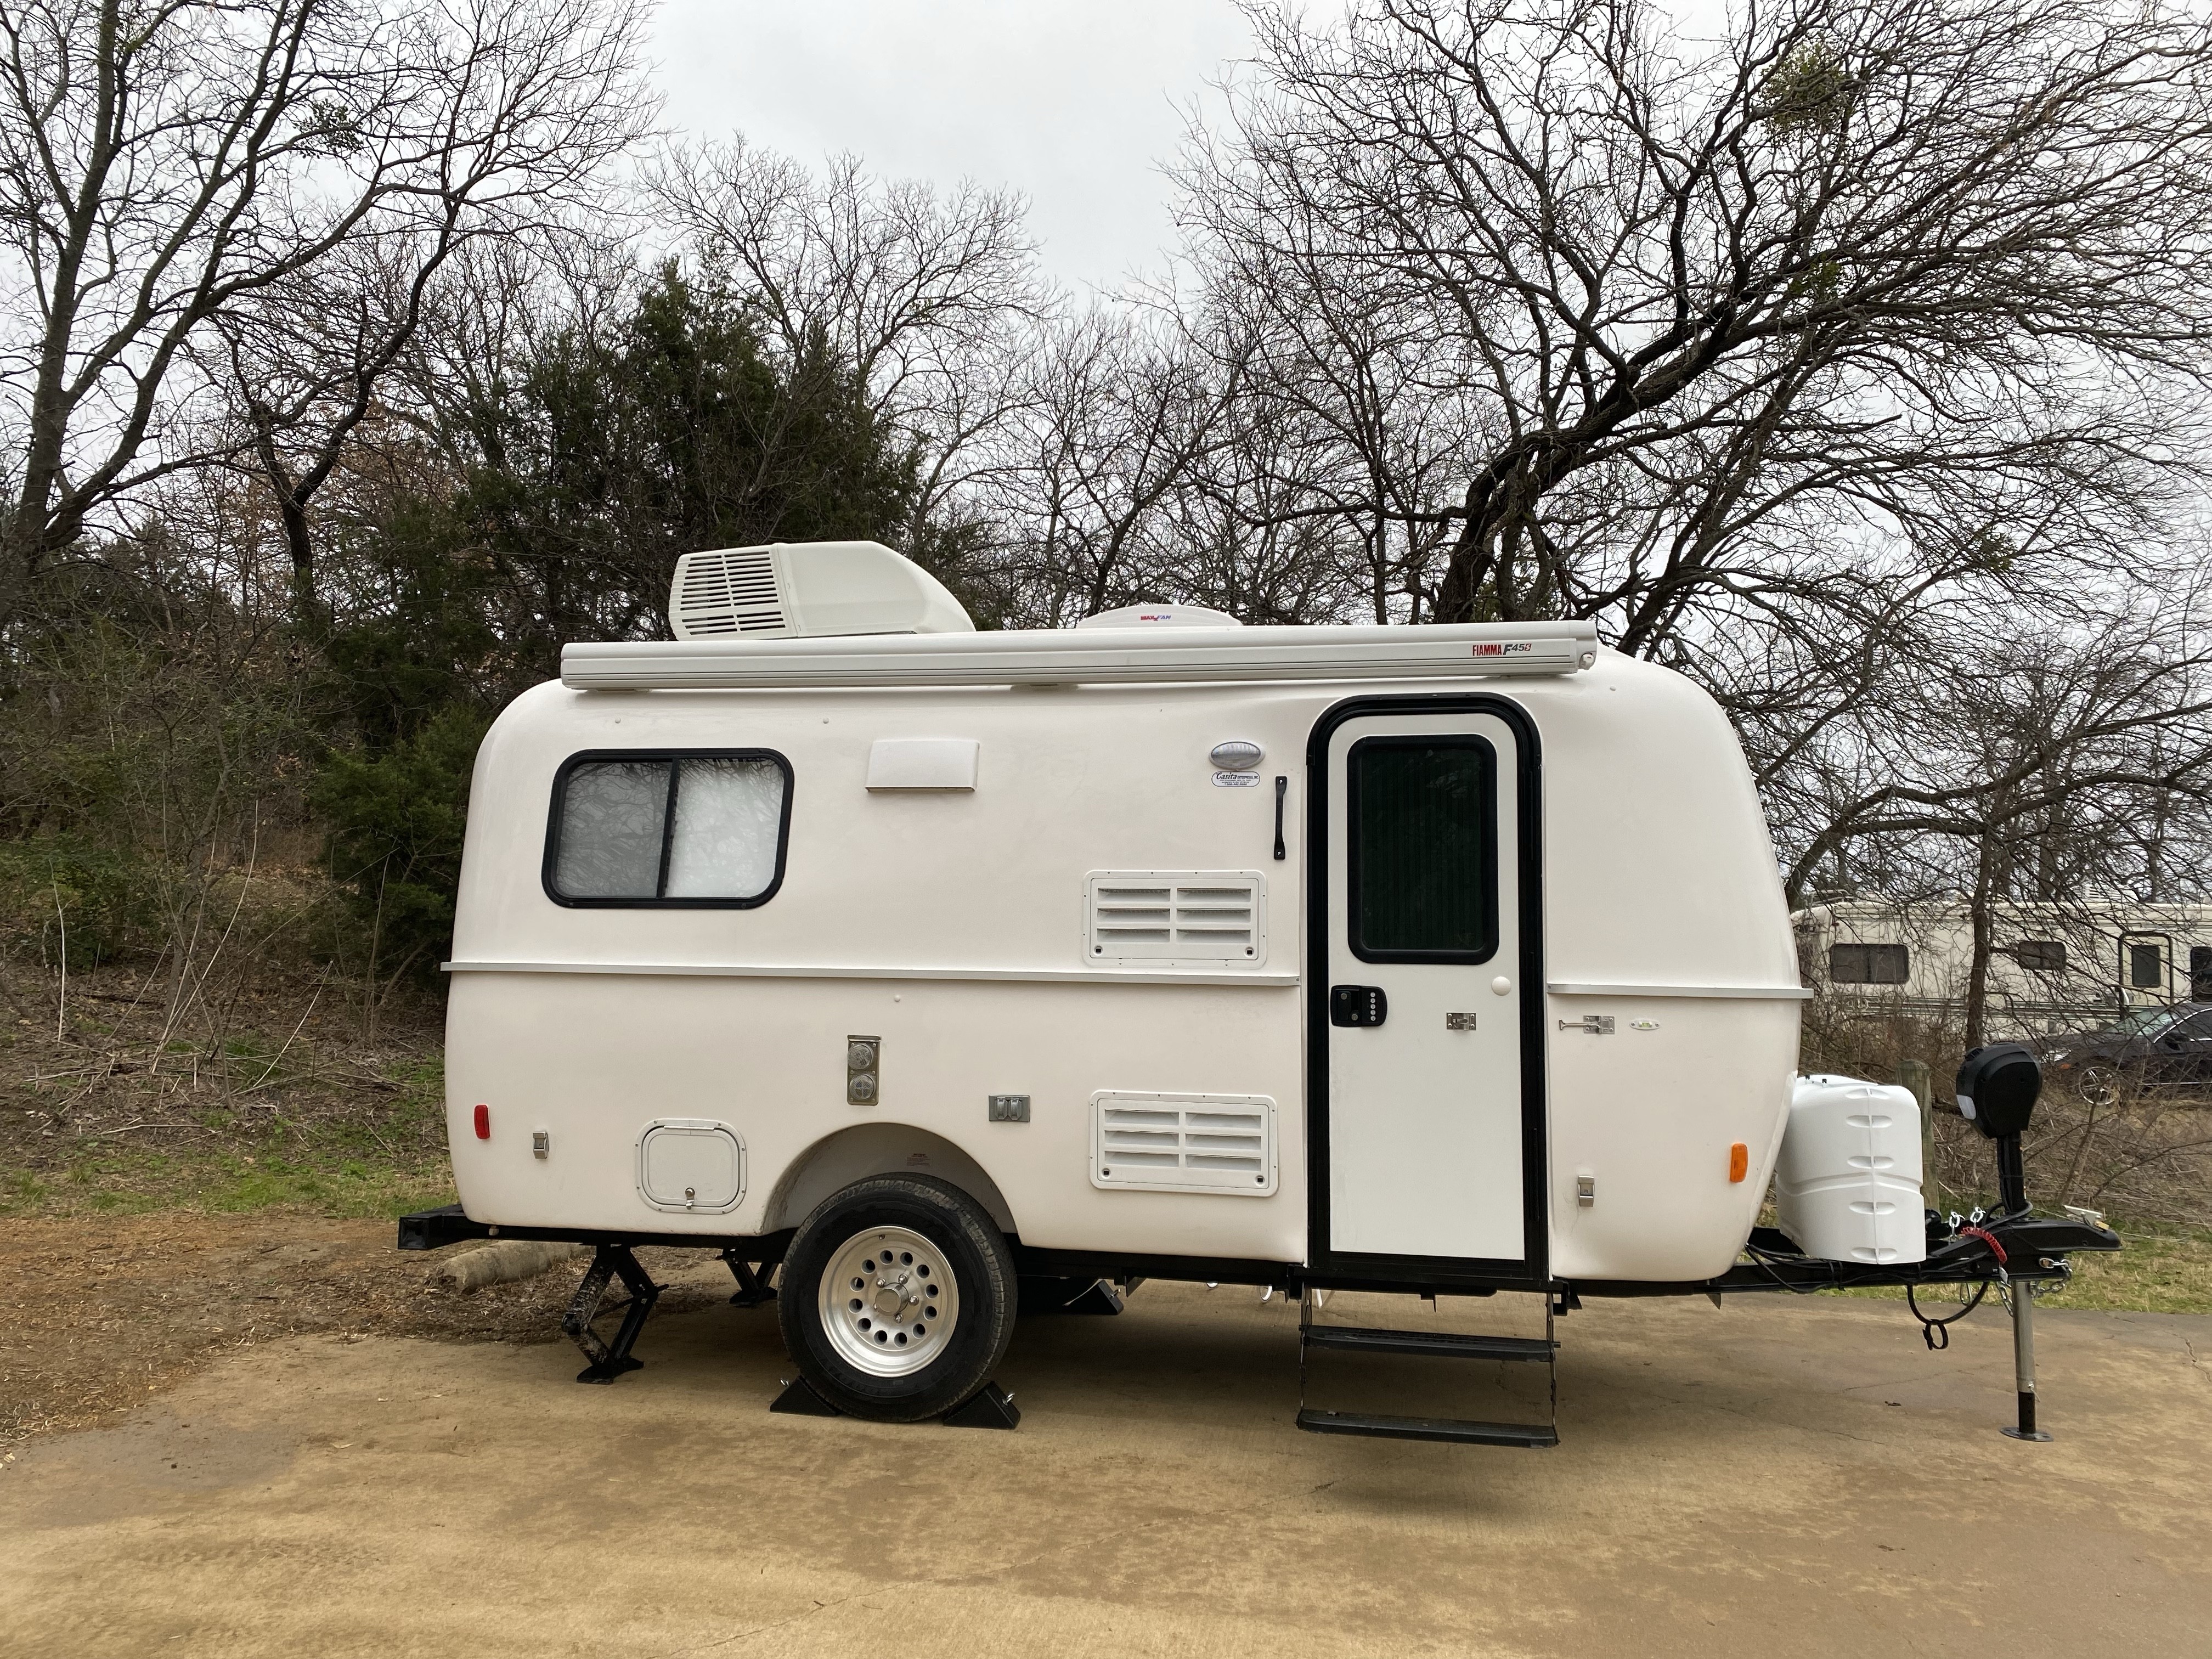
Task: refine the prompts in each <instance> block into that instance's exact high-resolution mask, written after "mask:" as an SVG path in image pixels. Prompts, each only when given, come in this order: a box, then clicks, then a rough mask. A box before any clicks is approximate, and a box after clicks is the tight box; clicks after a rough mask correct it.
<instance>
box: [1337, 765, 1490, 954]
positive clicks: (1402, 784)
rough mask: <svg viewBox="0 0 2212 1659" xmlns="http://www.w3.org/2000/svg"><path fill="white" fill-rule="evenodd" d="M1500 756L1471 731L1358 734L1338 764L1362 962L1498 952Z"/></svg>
mask: <svg viewBox="0 0 2212 1659" xmlns="http://www.w3.org/2000/svg"><path fill="white" fill-rule="evenodd" d="M1497 773H1498V756H1497V751H1496V750H1493V749H1492V747H1491V746H1490V744H1487V743H1486V742H1485V741H1484V740H1483V739H1482V738H1474V737H1436V738H1428V737H1403V738H1395V737H1394V738H1361V739H1360V740H1359V741H1358V743H1356V744H1352V753H1351V754H1350V756H1349V757H1347V758H1346V781H1347V791H1346V810H1347V814H1348V817H1349V823H1350V830H1351V834H1350V837H1349V840H1350V846H1349V848H1347V853H1348V857H1347V860H1346V862H1347V864H1348V866H1349V869H1350V877H1351V878H1350V881H1349V883H1348V884H1347V893H1346V897H1347V900H1348V908H1349V910H1350V914H1351V924H1352V926H1351V933H1352V939H1351V945H1352V954H1353V955H1354V956H1356V957H1358V958H1359V959H1360V960H1361V961H1363V962H1462V963H1466V962H1486V961H1488V960H1489V959H1490V957H1492V955H1493V954H1495V952H1496V951H1497V949H1498V905H1497V886H1498V848H1497V843H1496V841H1495V838H1494V835H1493V831H1492V825H1493V824H1494V823H1496V822H1497V799H1498V786H1497Z"/></svg>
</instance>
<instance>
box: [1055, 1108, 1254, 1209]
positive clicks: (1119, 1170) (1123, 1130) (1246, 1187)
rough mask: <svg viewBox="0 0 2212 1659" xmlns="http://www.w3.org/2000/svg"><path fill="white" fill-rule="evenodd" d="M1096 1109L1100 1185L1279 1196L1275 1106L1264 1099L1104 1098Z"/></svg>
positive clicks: (1094, 1165) (1095, 1167) (1094, 1146)
mask: <svg viewBox="0 0 2212 1659" xmlns="http://www.w3.org/2000/svg"><path fill="white" fill-rule="evenodd" d="M1091 1184H1092V1185H1093V1186H1096V1187H1109V1188H1135V1189H1137V1190H1139V1191H1141V1192H1166V1193H1182V1192H1209V1193H1225V1194H1227V1193H1241V1194H1245V1195H1247V1196H1249V1197H1254V1198H1264V1197H1266V1196H1267V1194H1270V1193H1272V1192H1273V1191H1274V1190H1275V1103H1274V1102H1273V1101H1272V1100H1270V1099H1268V1098H1267V1097H1266V1096H1264V1095H1163V1094H1097V1095H1093V1096H1092V1097H1091Z"/></svg>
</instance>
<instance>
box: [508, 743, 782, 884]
mask: <svg viewBox="0 0 2212 1659" xmlns="http://www.w3.org/2000/svg"><path fill="white" fill-rule="evenodd" d="M790 823H791V768H790V766H789V764H788V763H786V761H785V760H784V758H783V757H782V756H781V755H776V754H771V753H769V752H767V751H765V750H717V751H714V752H708V753H678V754H666V753H663V754H632V753H623V752H615V753H609V752H605V751H601V752H598V753H592V754H585V755H578V756H575V757H573V758H571V759H570V760H569V761H568V763H566V764H565V765H563V766H562V769H561V771H560V775H559V776H558V777H557V778H556V780H555V781H554V785H553V819H552V823H551V824H550V826H549V828H548V830H547V834H546V844H545V890H546V892H547V893H548V894H549V895H550V896H551V897H552V898H553V900H554V901H555V902H556V903H560V904H569V905H588V906H609V905H635V906H670V907H678V908H687V907H688V908H735V909H744V908H750V907H751V906H753V905H757V904H765V903H767V902H768V901H769V899H770V898H771V897H773V896H775V889H776V886H777V884H778V883H780V882H781V880H782V879H783V858H784V844H785V842H786V840H787V836H788V832H789V828H790Z"/></svg>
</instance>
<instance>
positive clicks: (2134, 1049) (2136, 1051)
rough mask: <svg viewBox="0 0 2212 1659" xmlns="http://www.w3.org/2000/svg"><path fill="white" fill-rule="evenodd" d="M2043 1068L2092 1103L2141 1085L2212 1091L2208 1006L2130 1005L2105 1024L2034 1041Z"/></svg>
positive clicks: (2101, 1103) (2210, 1010)
mask: <svg viewBox="0 0 2212 1659" xmlns="http://www.w3.org/2000/svg"><path fill="white" fill-rule="evenodd" d="M2038 1048H2039V1051H2040V1058H2041V1059H2042V1060H2043V1064H2044V1069H2045V1071H2047V1072H2049V1073H2051V1074H2052V1075H2053V1076H2054V1077H2056V1078H2057V1079H2060V1080H2061V1081H2063V1082H2065V1083H2067V1084H2068V1085H2069V1086H2071V1088H2072V1089H2073V1091H2074V1092H2075V1093H2076V1094H2078V1095H2080V1096H2081V1097H2082V1098H2083V1099H2084V1100H2087V1101H2088V1102H2090V1103H2093V1104H2094V1105H2099V1106H2108V1105H2110V1104H2112V1103H2113V1102H2114V1101H2116V1100H2118V1098H2119V1097H2120V1096H2121V1094H2122V1093H2124V1092H2128V1091H2135V1090H2140V1089H2191V1090H2206V1091H2212V1004H2206V1003H2202V1002H2179V1003H2176V1004H2174V1005H2173V1006H2172V1007H2167V1008H2131V1009H2130V1010H2128V1011H2127V1012H2125V1013H2124V1014H2122V1015H2121V1016H2120V1017H2119V1018H2118V1020H2117V1021H2116V1022H2115V1023H2114V1024H2112V1026H2111V1027H2109V1028H2107V1029H2104V1030H2091V1031H2069V1032H2065V1033H2063V1034H2061V1035H2059V1036H2050V1037H2045V1038H2044V1039H2043V1040H2042V1042H2040V1043H2039V1045H2038Z"/></svg>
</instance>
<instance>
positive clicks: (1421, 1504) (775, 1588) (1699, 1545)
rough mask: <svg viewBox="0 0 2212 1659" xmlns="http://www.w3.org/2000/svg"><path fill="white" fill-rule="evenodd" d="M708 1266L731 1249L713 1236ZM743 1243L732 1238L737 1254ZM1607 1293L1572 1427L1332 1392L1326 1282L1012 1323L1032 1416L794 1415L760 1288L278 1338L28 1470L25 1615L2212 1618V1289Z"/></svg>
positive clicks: (2007, 1627)
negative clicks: (1351, 1406) (2192, 1297)
mask: <svg viewBox="0 0 2212 1659" xmlns="http://www.w3.org/2000/svg"><path fill="white" fill-rule="evenodd" d="M713 1271H719V1269H713ZM723 1282H724V1283H726V1279H725V1280H724V1281H723ZM1560 1335H1561V1337H1562V1338H1563V1340H1565V1350H1564V1352H1563V1356H1562V1360H1561V1365H1560V1376H1559V1387H1560V1430H1561V1434H1562V1437H1563V1444H1562V1445H1561V1446H1559V1448H1558V1449H1555V1450H1552V1451H1542V1452H1529V1451H1516V1450H1497V1449H1469V1448H1462V1447H1455V1446H1441V1445H1429V1444H1396V1443H1383V1442H1378V1441H1371V1440H1359V1439H1348V1438H1336V1437H1323V1436H1316V1435H1306V1434H1301V1433H1299V1432H1297V1431H1296V1430H1295V1429H1294V1428H1293V1427H1292V1426H1291V1415H1292V1413H1293V1412H1294V1410H1295V1408H1296V1406H1297V1310H1296V1309H1295V1307H1286V1306H1285V1304H1283V1303H1282V1301H1281V1300H1280V1298H1278V1299H1276V1300H1275V1301H1274V1302H1273V1303H1271V1304H1267V1305H1264V1306H1263V1305H1261V1304H1259V1303H1257V1302H1256V1301H1255V1293H1254V1292H1252V1291H1249V1290H1241V1289H1234V1288H1231V1287H1229V1286H1224V1287H1222V1288H1221V1289H1220V1290H1218V1291H1211V1292H1209V1291H1206V1290H1204V1289H1202V1288H1200V1287H1197V1286H1189V1285H1159V1284H1152V1285H1145V1286H1144V1287H1143V1288H1142V1289H1140V1290H1139V1291H1138V1293H1137V1294H1136V1295H1135V1297H1133V1298H1132V1300H1131V1303H1130V1307H1129V1311H1128V1312H1127V1313H1126V1314H1124V1315H1123V1316H1120V1317H1118V1318H1073V1317H1070V1318H1046V1319H1036V1320H1032V1321H1029V1322H1024V1325H1023V1327H1022V1329H1021V1332H1020V1334H1019V1335H1018V1338H1017V1339H1016V1342H1015V1346H1014V1349H1013V1352H1012V1355H1011V1356H1010V1357H1009V1359H1008V1362H1007V1364H1006V1370H1005V1372H1004V1374H1003V1375H1002V1376H1001V1379H1000V1380H1001V1381H1002V1382H1003V1383H1005V1384H1006V1386H1007V1387H1008V1388H1010V1389H1013V1390H1014V1392H1015V1393H1016V1395H1017V1396H1018V1402H1019V1404H1020V1405H1021V1407H1022V1408H1023V1410H1024V1419H1023V1423H1022V1426H1021V1428H1020V1430H1019V1431H1017V1432H1015V1433H1012V1434H1006V1433H993V1432H987V1431H977V1430H957V1429H948V1428H945V1427H943V1426H941V1425H934V1424H932V1425H919V1426H913V1427H887V1426H883V1425H873V1424H867V1423H860V1422H856V1421H853V1420H851V1419H820V1418H807V1417H788V1416H775V1415H771V1414H770V1413H769V1411H768V1409H767V1407H768V1403H769V1401H770V1400H771V1399H772V1398H774V1396H775V1394H776V1392H777V1390H778V1387H779V1382H780V1379H781V1378H782V1377H784V1376H789V1375H791V1374H792V1372H791V1370H790V1367H789V1365H788V1363H787V1360H786V1359H785V1358H784V1356H783V1353H782V1351H781V1345H780V1343H779V1341H778V1340H777V1337H776V1333H775V1315H774V1310H772V1309H763V1310H737V1309H734V1308H728V1307H723V1308H720V1309H716V1310H710V1311H707V1312H702V1313H693V1314H688V1315H682V1316H675V1317H670V1318H660V1319H656V1320H655V1322H653V1325H651V1326H649V1327H648V1328H647V1333H646V1336H645V1339H644V1340H643V1341H642V1342H641V1344H640V1347H639V1352H640V1354H641V1357H642V1358H645V1359H646V1361H647V1366H646V1369H645V1370H642V1371H639V1372H637V1373H635V1374H634V1375H632V1376H628V1377H625V1378H623V1380H622V1381H621V1382H620V1383H617V1384H616V1385H614V1386H613V1387H611V1388H587V1387H579V1386H577V1385H576V1384H575V1383H574V1381H573V1380H572V1379H573V1377H574V1373H575V1371H576V1370H577V1369H578V1366H579V1364H580V1361H579V1358H578V1357H577V1356H576V1354H575V1353H574V1351H573V1350H571V1349H570V1348H568V1347H567V1346H565V1345H563V1346H530V1347H516V1346H492V1345H486V1346H463V1345H459V1344H453V1345H448V1344H438V1343H428V1342H416V1341H404V1340H392V1339H388V1338H374V1337H372V1338H366V1339H362V1340H356V1341H346V1340H339V1339H331V1338H306V1339H295V1340H289V1341H285V1342H282V1343H276V1344H271V1345H269V1346H264V1347H260V1348H256V1349H252V1350H247V1351H245V1352H241V1353H240V1355H239V1356H238V1357H237V1358H234V1359H230V1360H228V1361H225V1362H224V1363H222V1364H220V1365H218V1366H217V1367H216V1368H214V1369H212V1370H209V1371H207V1372H205V1373H204V1374H202V1375H201V1376H198V1377H197V1378H196V1379H194V1380H193V1381H192V1382H191V1383H188V1384H186V1385H185V1386H184V1387H183V1388H180V1389H178V1390H176V1391H175V1392H173V1393H171V1394H168V1395H164V1396H161V1398H160V1399H158V1400H157V1401H154V1402H152V1403H150V1404H149V1405H148V1406H147V1407H145V1408H144V1409H143V1410H142V1411H141V1412H140V1413H138V1414H137V1416H136V1417H135V1418H134V1419H132V1420H131V1421H130V1422H129V1423H127V1424H125V1425H124V1426H122V1427H119V1428H116V1429H112V1430H100V1431H87V1432H83V1433H78V1434H74V1435H57V1436H52V1437H46V1438H43V1439H40V1440H38V1441H34V1442H33V1443H30V1444H29V1445H28V1446H27V1447H26V1448H25V1449H23V1451H22V1452H21V1455H19V1457H18V1458H17V1460H16V1462H15V1463H14V1464H13V1465H12V1466H11V1467H10V1468H9V1469H8V1471H7V1472H6V1473H5V1474H0V1631H5V1632H7V1640H6V1643H5V1644H4V1645H5V1646H6V1647H7V1650H9V1652H10V1653H13V1654H23V1655H27V1656H28V1655H40V1656H46V1655H56V1656H60V1655H71V1656H74V1655H92V1654H100V1655H112V1654H133V1655H138V1654H161V1655H179V1656H185V1655H200V1654H208V1655H225V1656H233V1655H262V1654H269V1655H280V1654H281V1655H285V1656H293V1655H299V1654H313V1655H318V1656H321V1655H350V1654H364V1655H366V1654H374V1655H378V1656H397V1655H410V1654H424V1655H448V1654H459V1653H467V1654H470V1655H471V1656H502V1655H515V1656H532V1659H541V1656H548V1655H565V1654H602V1653H606V1652H610V1651H614V1650H621V1651H623V1652H626V1653H634V1654H639V1655H678V1654H716V1655H744V1654H775V1655H813V1654H822V1655H851V1654H856V1653H870V1654H885V1655H897V1656H931V1655H939V1654H943V1655H948V1656H954V1655H957V1656H963V1659H964V1656H994V1655H1033V1654H1054V1655H1060V1654H1093V1653H1095V1654H1101V1655H1109V1654H1110V1655H1115V1656H1123V1655H1159V1656H1170V1655H1173V1656H1183V1655H1214V1654H1223V1655H1228V1654H1253V1655H1267V1656H1271V1659H1273V1656H1297V1655H1309V1654H1310V1655H1331V1656H1343V1655H1368V1654H1373V1655H1392V1656H1399V1655H1409V1654H1467V1655H1531V1656H1534V1655H1570V1654H1571V1655H1612V1654H1634V1655H1672V1654H1696V1655H1699V1656H1723V1659H1724V1656H1736V1655H1742V1656H1759V1659H1774V1656H1777V1655H1791V1656H1796V1655H1825V1654H1838V1655H1844V1654H1848V1655H1850V1656H1852V1659H1863V1656H1865V1655H1868V1654H1869V1653H1884V1652H1892V1653H1898V1654H1919V1653H1927V1654H1945V1655H1952V1654H1957V1653H1960V1652H1963V1651H1966V1650H1972V1649H1979V1650H1985V1651H1987V1650H1999V1649H2001V1650H2003V1651H2005V1652H2007V1653H2010V1654H2015V1655H2024V1656H2033V1655H2042V1654H2061V1653H2076V1652H2096V1651H2106V1650H2118V1651H2122V1652H2126V1653H2132V1654H2141V1655H2158V1656H2165V1655H2184V1656H2194V1655H2201V1654H2208V1653H2212V1551H2208V1543H2212V1371H2208V1369H2207V1366H2208V1364H2212V1320H2207V1319H2201V1318H2197V1319H2191V1318H2183V1317H2172V1316H2155V1315H2099V1314H2084V1313H2066V1312H2062V1311H2056V1310H2051V1311H2046V1312H2045V1313H2044V1315H2043V1316H2042V1318H2041V1319H2040V1320H2039V1335H2040V1337H2041V1348H2042V1355H2043V1361H2044V1380H2045V1404H2046V1412H2045V1416H2046V1419H2047V1421H2048V1425H2049V1426H2051V1428H2052V1429H2053V1430H2054V1431H2056V1433H2057V1436H2058V1438H2057V1441H2055V1442H2054V1443H2051V1444H2050V1445H2043V1446H2031V1445H2022V1444H2019V1443H2015V1442H2013V1441H2009V1440H2007V1439H2004V1438H2003V1437H2001V1436H2000V1435H1999V1434H1998V1433H1997V1432H1996V1429H1997V1426H1998V1425H2000V1424H2002V1423H2003V1422H2005V1421H2007V1420H2008V1413H2009V1410H2010V1403H2011V1402H2010V1388H2011V1376H2010V1369H2009V1364H2010V1362H2009V1343H2008V1328H2007V1326H2006V1325H2005V1323H2004V1322H2003V1321H2002V1316H1996V1317H1991V1316H1988V1315H1986V1314H1977V1315H1975V1316H1972V1318H1970V1319H1969V1320H1968V1321H1966V1322H1965V1323H1964V1324H1962V1325H1961V1326H1960V1327H1959V1328H1958V1332H1957V1336H1956V1340H1955V1341H1954V1345H1953V1347H1952V1349H1951V1351H1950V1352H1948V1353H1942V1354H1931V1353H1929V1352H1925V1351H1924V1350H1923V1347H1922V1346H1921V1342H1920V1339H1919V1336H1918V1333H1917V1328H1916V1327H1914V1326H1913V1324H1912V1323H1911V1321H1910V1320H1909V1319H1908V1318H1907V1317H1906V1316H1905V1311H1904V1310H1903V1308H1902V1307H1901V1306H1900V1305H1898V1304H1881V1303H1875V1302H1863V1301H1846V1300H1839V1299H1837V1298H1833V1297H1819V1298H1802V1299H1799V1298H1790V1297H1765V1298H1754V1297H1742V1298H1737V1299H1734V1300H1732V1301H1731V1302H1730V1303H1729V1305H1728V1306H1727V1307H1726V1308H1724V1309H1721V1310H1715V1309H1713V1308H1712V1307H1711V1306H1709V1305H1708V1304H1705V1303H1704V1302H1696V1303H1679V1302H1668V1303H1656V1302H1643V1303H1609V1304H1592V1305H1591V1306H1590V1307H1589V1308H1588V1309H1587V1310H1584V1311H1583V1312H1580V1313H1577V1314H1576V1315H1574V1316H1571V1317H1570V1318H1569V1319H1567V1320H1566V1321H1565V1322H1563V1323H1562V1325H1561V1328H1560Z"/></svg>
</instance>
